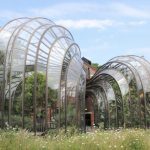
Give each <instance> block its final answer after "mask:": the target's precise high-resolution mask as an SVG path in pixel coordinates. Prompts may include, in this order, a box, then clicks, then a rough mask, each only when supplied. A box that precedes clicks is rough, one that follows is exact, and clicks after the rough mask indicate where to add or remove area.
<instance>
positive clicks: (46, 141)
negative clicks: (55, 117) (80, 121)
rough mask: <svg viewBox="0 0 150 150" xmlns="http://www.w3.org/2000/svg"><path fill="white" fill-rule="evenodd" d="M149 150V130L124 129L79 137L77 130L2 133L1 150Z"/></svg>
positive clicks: (95, 132) (0, 131)
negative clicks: (41, 134) (42, 135)
mask: <svg viewBox="0 0 150 150" xmlns="http://www.w3.org/2000/svg"><path fill="white" fill-rule="evenodd" d="M109 149H110V150H150V131H149V130H146V131H145V130H142V129H124V130H116V131H114V130H111V131H98V130H95V131H94V132H91V133H86V134H79V133H78V132H76V131H75V130H74V131H73V132H72V130H70V131H68V134H64V131H63V130H61V131H60V132H59V133H58V134H57V133H55V132H53V133H52V132H50V133H48V134H47V135H46V136H44V137H41V136H33V134H32V133H29V132H28V131H25V130H19V131H14V130H5V131H4V130H0V150H109Z"/></svg>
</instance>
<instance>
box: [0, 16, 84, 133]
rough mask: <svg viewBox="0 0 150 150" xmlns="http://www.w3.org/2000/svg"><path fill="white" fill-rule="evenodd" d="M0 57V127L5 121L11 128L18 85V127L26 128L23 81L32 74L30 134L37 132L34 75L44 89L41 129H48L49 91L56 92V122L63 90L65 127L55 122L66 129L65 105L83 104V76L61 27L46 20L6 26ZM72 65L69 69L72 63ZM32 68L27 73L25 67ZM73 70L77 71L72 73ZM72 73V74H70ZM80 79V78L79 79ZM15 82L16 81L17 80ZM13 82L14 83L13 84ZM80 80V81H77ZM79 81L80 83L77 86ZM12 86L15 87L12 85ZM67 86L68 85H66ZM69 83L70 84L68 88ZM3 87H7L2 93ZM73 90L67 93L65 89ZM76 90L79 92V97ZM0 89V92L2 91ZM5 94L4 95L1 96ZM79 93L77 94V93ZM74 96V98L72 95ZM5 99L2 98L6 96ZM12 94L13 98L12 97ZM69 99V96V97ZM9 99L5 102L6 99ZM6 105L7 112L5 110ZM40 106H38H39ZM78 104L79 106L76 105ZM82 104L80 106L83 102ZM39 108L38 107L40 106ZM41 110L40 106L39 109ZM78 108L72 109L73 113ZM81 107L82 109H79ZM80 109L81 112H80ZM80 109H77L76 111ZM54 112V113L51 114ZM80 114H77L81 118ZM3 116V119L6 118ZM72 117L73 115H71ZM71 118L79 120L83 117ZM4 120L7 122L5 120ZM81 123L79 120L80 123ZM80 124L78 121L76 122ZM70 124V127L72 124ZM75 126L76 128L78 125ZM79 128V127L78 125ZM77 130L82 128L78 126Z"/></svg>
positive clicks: (22, 20) (0, 35)
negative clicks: (1, 60)
mask: <svg viewBox="0 0 150 150" xmlns="http://www.w3.org/2000/svg"><path fill="white" fill-rule="evenodd" d="M0 40H1V43H2V44H3V45H1V54H3V55H4V56H3V57H4V61H3V62H1V64H0V65H1V66H2V70H1V73H2V75H3V77H2V79H1V80H3V82H1V83H0V86H1V93H2V95H3V96H2V97H1V99H0V104H1V109H0V111H1V119H0V120H1V122H2V123H1V125H2V127H4V125H5V122H7V121H8V124H9V125H12V118H11V116H13V114H12V106H13V103H14V101H15V99H16V98H15V90H17V87H18V85H19V84H21V85H22V90H21V93H20V94H21V112H20V114H21V116H22V127H23V128H24V127H26V125H25V121H24V117H25V113H24V111H25V99H26V98H27V96H26V93H25V90H26V78H28V77H30V76H31V75H33V73H34V83H33V84H34V86H33V93H32V94H33V130H34V132H35V133H36V131H37V109H38V108H37V94H38V90H37V89H38V86H39V85H38V84H39V83H38V74H40V73H42V74H43V75H44V76H45V78H46V80H45V82H46V83H45V89H43V93H44V97H43V99H44V100H43V104H44V105H45V106H44V107H45V116H44V120H45V123H44V128H45V129H47V128H48V99H49V97H50V96H51V95H49V92H48V90H49V88H51V89H52V90H57V92H58V97H57V102H56V105H57V106H56V107H59V118H60V116H61V113H62V112H61V107H63V106H61V105H60V104H61V101H62V97H63V90H64V89H65V95H64V97H65V108H64V109H65V113H66V115H65V118H64V119H65V122H66V123H65V124H63V125H62V124H61V123H60V121H61V119H58V120H57V123H56V124H57V127H58V128H59V127H61V126H64V127H65V129H66V128H67V110H66V109H67V107H68V106H67V101H73V102H72V107H73V106H74V105H73V103H76V102H75V101H84V92H85V78H86V77H85V72H84V70H83V63H82V60H81V52H80V49H79V47H78V45H77V44H76V43H75V42H74V39H73V36H72V34H71V33H70V32H69V31H68V30H67V29H66V28H64V27H62V26H59V25H55V23H54V22H52V21H51V20H48V19H46V18H18V19H14V20H12V21H10V22H8V23H7V24H6V25H5V26H4V27H3V28H2V29H1V30H0ZM73 61H75V62H76V63H74V64H73V65H71V64H72V62H73ZM29 66H30V67H32V69H31V70H30V71H28V69H27V68H28V67H29ZM74 68H77V69H76V70H74ZM71 70H73V71H71ZM70 71H71V72H70ZM70 76H72V77H73V76H74V80H75V81H76V82H75V83H74V81H73V80H71V81H70V80H69V81H68V79H70ZM83 77H84V78H83ZM17 78H18V79H17ZM15 79H17V81H16V80H15ZM81 80H82V81H81ZM79 81H81V83H84V84H82V85H80V86H79V85H78V84H79V83H78V82H79ZM14 82H15V83H14ZM68 82H69V84H68ZM71 83H72V84H71ZM6 87H9V88H7V89H6ZM73 88H74V89H75V90H71V91H70V90H69V89H73ZM78 88H82V89H84V90H82V93H80V92H81V91H80V90H79V89H78ZM2 89H3V90H2ZM5 91H7V92H5ZM79 91H80V92H79ZM74 92H75V93H76V94H75V95H74V94H73V93H74ZM5 93H7V95H8V93H9V96H7V97H6V94H5ZM13 93H14V94H13ZM69 95H71V96H70V97H69ZM8 97H9V98H8ZM6 103H8V110H7V109H6V105H7V104H6ZM41 103H42V102H41ZM78 103H79V102H78ZM83 103H84V102H83ZM43 104H42V105H43ZM41 107H43V106H41ZM79 107H80V106H75V109H76V110H77V108H79ZM82 107H84V105H83V106H82ZM81 109H82V110H81ZM83 110H84V108H81V107H80V111H83ZM53 111H54V110H53ZM83 114H84V112H80V115H81V116H82V115H83ZM6 115H7V116H6ZM74 115H76V114H74ZM81 116H80V117H75V116H74V117H75V118H76V119H81V118H83V117H81ZM6 117H8V119H6ZM81 121H83V120H81ZM76 122H80V120H78V121H77V120H76ZM76 122H74V124H76ZM78 125H79V124H78ZM80 125H81V124H80ZM80 128H82V127H81V126H80Z"/></svg>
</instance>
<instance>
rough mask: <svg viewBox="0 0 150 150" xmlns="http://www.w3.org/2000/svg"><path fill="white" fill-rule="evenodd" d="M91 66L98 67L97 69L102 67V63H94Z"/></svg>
mask: <svg viewBox="0 0 150 150" xmlns="http://www.w3.org/2000/svg"><path fill="white" fill-rule="evenodd" d="M91 66H92V67H94V68H96V69H98V68H99V67H100V65H99V64H98V63H92V65H91Z"/></svg>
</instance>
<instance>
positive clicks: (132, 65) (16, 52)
mask: <svg viewBox="0 0 150 150" xmlns="http://www.w3.org/2000/svg"><path fill="white" fill-rule="evenodd" d="M99 57H101V56H99ZM88 74H89V68H85V67H84V61H83V60H82V59H81V52H80V48H79V46H78V45H77V44H76V43H75V41H74V39H73V36H72V34H71V33H70V32H69V31H68V30H67V29H66V28H65V27H62V26H60V25H56V24H55V23H54V22H52V21H51V20H48V19H46V18H18V19H14V20H12V21H10V22H8V23H7V24H6V25H4V26H3V27H2V28H1V29H0V126H1V128H4V127H6V126H12V127H21V128H25V129H28V130H30V131H34V132H35V133H36V132H38V131H40V132H41V131H46V130H47V129H59V128H64V129H65V131H67V127H69V126H76V127H77V128H79V129H80V130H81V131H85V130H86V126H90V127H91V128H92V127H94V126H97V127H99V128H105V129H107V128H119V127H122V128H126V127H141V128H149V127H150V63H149V62H148V61H147V60H145V59H144V58H143V57H139V56H133V55H129V56H119V57H115V58H113V59H111V60H109V61H108V62H107V63H106V64H104V65H102V66H101V67H99V69H98V70H97V71H96V73H95V74H94V75H93V76H92V77H91V78H87V76H88Z"/></svg>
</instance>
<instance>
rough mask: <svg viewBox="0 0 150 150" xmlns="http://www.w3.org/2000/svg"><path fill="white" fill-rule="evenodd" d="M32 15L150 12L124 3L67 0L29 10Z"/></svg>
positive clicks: (138, 15)
mask: <svg viewBox="0 0 150 150" xmlns="http://www.w3.org/2000/svg"><path fill="white" fill-rule="evenodd" d="M29 11H30V12H31V13H32V14H34V15H37V16H39V15H42V16H45V17H54V16H55V17H62V16H63V17H64V16H66V17H67V16H68V15H76V16H77V15H81V14H84V15H92V14H94V15H96V16H101V17H103V15H109V16H113V17H116V16H127V17H135V18H150V12H149V11H146V10H144V9H143V8H141V9H140V8H137V7H133V6H130V5H127V4H124V3H119V2H113V3H106V2H105V3H101V4H100V3H98V2H67V3H59V4H55V5H51V6H47V7H44V8H33V9H30V10H29Z"/></svg>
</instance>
